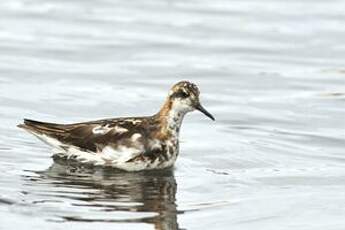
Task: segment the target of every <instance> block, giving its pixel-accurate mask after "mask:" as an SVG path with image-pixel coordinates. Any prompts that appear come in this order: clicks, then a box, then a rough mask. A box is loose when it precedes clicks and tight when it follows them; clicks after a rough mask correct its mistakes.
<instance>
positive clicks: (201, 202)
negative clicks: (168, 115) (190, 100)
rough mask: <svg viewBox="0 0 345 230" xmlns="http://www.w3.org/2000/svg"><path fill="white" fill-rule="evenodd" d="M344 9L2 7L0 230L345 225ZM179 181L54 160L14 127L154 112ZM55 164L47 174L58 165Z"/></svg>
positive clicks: (120, 4)
mask: <svg viewBox="0 0 345 230" xmlns="http://www.w3.org/2000/svg"><path fill="white" fill-rule="evenodd" d="M344 8H345V1H340V0H338V1H337V0H334V1H309V0H304V1H295V0H292V1H282V0H280V1H277V0H276V1H273V0H272V1H270V0H264V1H257V0H244V1H225V0H205V1H199V0H196V1H172V0H170V1H168V0H166V1H162V0H150V1H148V0H145V1H123V0H122V1H110V0H109V1H106V0H98V1H96V0H94V1H77V0H74V1H61V0H59V1H57V0H45V1H40V0H2V1H1V2H0V218H1V221H0V229H13V228H16V229H42V228H45V229H66V228H70V229H96V228H100V229H154V228H155V229H178V228H180V229H234V230H236V229H274V230H277V229H303V230H306V229H310V230H316V229H320V230H324V229H328V230H330V229H339V230H340V229H344V225H345V219H344V216H345V205H344V204H345V195H344V191H345V167H344V165H345V156H344V149H345V132H344V130H345V123H344V115H345V106H344V105H345V67H344V58H345V55H344V54H345V45H344V39H345V27H344V20H345V14H344ZM181 79H188V80H191V81H193V82H195V83H197V84H198V85H199V86H200V88H201V92H202V100H203V103H204V105H205V107H206V108H208V110H209V111H210V112H212V113H213V114H214V115H215V117H216V118H217V121H216V122H212V121H210V120H208V119H207V118H206V117H204V116H203V115H201V114H198V113H193V114H190V115H188V117H187V118H186V120H185V122H184V124H183V128H182V134H181V153H180V156H179V159H178V161H177V164H176V167H175V170H174V173H173V174H171V173H149V174H146V173H139V174H126V173H115V172H112V171H104V170H96V171H88V170H83V169H75V168H71V167H66V166H63V165H59V164H53V162H52V159H51V158H50V156H51V153H50V150H49V148H48V147H47V146H45V145H44V144H43V143H41V142H40V141H38V140H36V139H35V138H34V137H32V136H30V135H29V134H27V133H25V132H23V131H22V130H19V129H18V128H16V124H18V123H19V122H21V119H22V118H23V117H28V118H32V119H38V120H45V121H51V122H66V123H67V122H77V121H84V120H92V119H98V118H103V117H116V116H126V115H131V116H132V115H148V114H152V113H154V112H156V111H157V110H158V108H159V107H160V105H161V103H162V102H163V100H164V97H165V96H166V94H167V91H168V89H169V87H170V86H171V85H172V84H174V83H175V82H177V81H179V80H181ZM48 168H49V169H48Z"/></svg>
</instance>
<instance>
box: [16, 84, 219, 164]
mask: <svg viewBox="0 0 345 230" xmlns="http://www.w3.org/2000/svg"><path fill="white" fill-rule="evenodd" d="M199 94H200V93H199V89H198V88H197V87H196V86H195V85H194V84H192V83H190V82H187V81H183V82H179V83H177V84H176V85H174V86H173V87H172V89H171V90H170V93H169V96H168V98H167V100H166V102H165V103H164V105H163V106H162V108H161V109H160V111H159V112H158V113H157V114H155V115H153V116H147V117H128V118H114V119H103V120H97V121H89V122H82V123H75V124H54V123H46V122H40V121H34V120H29V119H24V124H20V125H18V126H19V127H20V128H24V129H25V130H27V131H29V132H30V133H32V134H34V135H35V136H37V137H38V138H40V139H41V140H43V141H45V142H46V143H48V144H50V145H52V146H53V147H54V149H55V152H56V154H60V155H63V156H65V157H67V158H73V159H76V160H78V161H80V162H82V163H90V164H93V165H109V166H112V167H116V168H120V169H124V170H128V171H137V170H143V169H155V168H166V167H171V166H172V165H173V163H174V162H175V160H176V157H177V155H178V150H179V142H178V136H179V131H180V126H181V123H182V120H183V117H184V115H185V114H186V113H187V112H190V111H193V110H195V109H198V110H200V111H201V112H203V113H205V114H206V115H207V116H209V117H210V118H211V119H214V118H213V116H212V115H211V114H209V113H208V112H207V111H206V110H205V109H204V108H203V107H202V106H201V105H200V102H199Z"/></svg>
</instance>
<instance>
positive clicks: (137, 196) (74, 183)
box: [35, 161, 179, 230]
mask: <svg viewBox="0 0 345 230" xmlns="http://www.w3.org/2000/svg"><path fill="white" fill-rule="evenodd" d="M35 173H36V175H37V173H38V174H39V178H40V179H39V180H40V181H41V182H42V180H45V182H44V183H45V184H47V182H48V183H49V184H50V185H51V186H56V187H59V189H60V188H61V187H62V189H63V190H64V191H66V190H68V189H70V188H78V189H80V188H83V189H85V194H87V196H82V197H76V196H73V197H71V198H72V199H77V200H76V201H78V200H79V201H82V202H80V203H78V202H75V204H74V205H76V206H78V205H80V208H82V207H85V206H87V208H92V207H96V208H102V211H103V212H107V214H109V213H111V212H113V214H111V215H117V212H119V211H120V212H121V211H123V212H131V213H132V212H140V213H154V215H153V216H152V215H151V216H150V217H144V218H139V219H138V218H136V219H131V218H128V219H125V220H124V219H121V220H116V219H115V220H114V219H111V220H107V219H102V220H100V219H94V220H93V219H92V218H91V219H90V217H88V218H83V217H82V216H80V217H75V216H73V215H71V216H69V215H68V214H67V215H65V216H63V219H64V220H65V221H105V222H122V223H123V222H137V223H138V222H139V223H141V222H142V223H150V224H153V225H154V229H157V230H158V229H159V230H160V229H162V230H163V229H179V227H178V223H177V209H176V203H175V196H176V181H175V177H174V174H173V171H172V170H164V171H150V172H136V173H133V172H131V173H129V172H123V171H117V170H116V171H115V170H114V169H106V168H85V167H81V166H77V165H71V164H66V162H61V161H55V162H54V164H53V165H52V166H51V167H50V168H49V169H47V170H45V171H41V172H35ZM90 189H91V190H93V191H94V190H96V191H97V192H92V193H88V192H87V191H90ZM81 193H82V192H81ZM67 194H68V193H67ZM64 195H65V196H66V194H64ZM67 196H68V195H67ZM68 198H69V199H71V198H70V197H68ZM106 216H109V215H106Z"/></svg>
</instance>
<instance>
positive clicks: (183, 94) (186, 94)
mask: <svg viewBox="0 0 345 230" xmlns="http://www.w3.org/2000/svg"><path fill="white" fill-rule="evenodd" d="M179 96H180V97H182V98H186V97H189V94H188V93H186V92H184V91H181V92H179Z"/></svg>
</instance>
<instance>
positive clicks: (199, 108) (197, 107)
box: [196, 104, 216, 121]
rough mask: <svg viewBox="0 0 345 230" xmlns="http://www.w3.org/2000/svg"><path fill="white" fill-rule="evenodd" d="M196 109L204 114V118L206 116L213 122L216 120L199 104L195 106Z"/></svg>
mask: <svg viewBox="0 0 345 230" xmlns="http://www.w3.org/2000/svg"><path fill="white" fill-rule="evenodd" d="M196 109H197V110H199V111H200V112H202V113H203V114H205V115H206V116H208V117H209V118H211V119H212V120H213V121H215V120H216V119H215V118H214V117H213V116H212V114H210V113H209V112H208V111H207V110H206V109H205V108H204V107H202V105H201V104H199V105H197V106H196Z"/></svg>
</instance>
